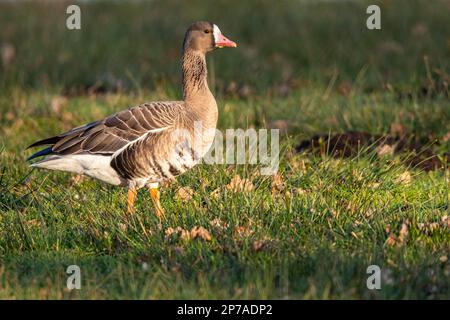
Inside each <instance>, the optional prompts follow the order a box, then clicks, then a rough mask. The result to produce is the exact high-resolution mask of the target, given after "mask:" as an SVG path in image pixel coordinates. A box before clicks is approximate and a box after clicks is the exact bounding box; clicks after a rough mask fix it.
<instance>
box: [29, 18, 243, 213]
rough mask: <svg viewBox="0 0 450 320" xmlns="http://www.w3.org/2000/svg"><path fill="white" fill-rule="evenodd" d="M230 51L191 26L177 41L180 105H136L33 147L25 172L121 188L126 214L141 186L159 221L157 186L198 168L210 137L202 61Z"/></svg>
mask: <svg viewBox="0 0 450 320" xmlns="http://www.w3.org/2000/svg"><path fill="white" fill-rule="evenodd" d="M236 46H237V45H236V43H235V42H233V41H231V40H229V39H228V38H226V37H225V36H224V35H223V34H222V32H221V31H220V29H219V28H218V27H217V25H215V24H212V23H210V22H206V21H197V22H195V23H193V24H192V25H191V26H190V27H189V28H188V30H187V32H186V34H185V37H184V41H183V51H182V52H183V53H182V63H181V65H182V87H183V100H182V101H157V102H148V103H143V104H140V105H138V106H134V107H131V108H128V109H127V110H124V111H120V112H118V113H115V114H113V115H111V116H109V117H106V118H104V119H102V120H98V121H94V122H91V123H88V124H85V125H83V126H80V127H76V128H74V129H72V130H69V131H67V132H64V133H61V134H59V135H57V136H53V137H50V138H46V139H43V140H40V141H37V142H35V143H33V144H31V145H30V146H29V147H28V148H32V147H37V146H46V147H45V148H44V149H42V150H40V151H38V152H36V153H34V154H33V155H31V156H30V157H29V158H28V159H27V160H28V161H30V160H33V159H35V158H40V160H39V161H37V162H32V163H31V164H30V165H31V167H37V168H43V169H49V170H60V171H66V172H71V173H76V174H79V175H86V176H89V177H92V178H95V179H98V180H101V181H103V182H106V183H109V184H112V185H117V186H123V187H127V188H128V197H127V211H128V213H133V209H134V203H135V200H136V196H137V190H138V189H140V188H144V187H145V188H148V190H149V193H150V196H151V199H152V202H153V204H154V207H155V211H156V216H157V217H158V218H159V219H160V220H161V219H162V218H164V209H163V208H162V206H161V203H160V192H159V186H160V184H161V183H163V182H165V181H168V180H174V179H175V178H176V177H177V176H179V175H180V174H182V173H184V172H186V171H187V170H189V169H191V168H192V167H194V166H195V165H196V164H198V163H199V161H200V159H201V158H202V157H203V156H204V155H205V154H206V152H207V151H208V149H209V148H210V147H211V145H212V142H213V140H214V134H211V132H214V130H215V128H216V124H217V117H218V109H217V103H216V100H215V98H214V96H213V94H212V93H211V91H210V90H209V87H208V82H207V68H206V59H205V55H206V53H209V52H212V51H214V50H215V49H217V48H224V47H236ZM196 123H200V124H201V128H202V129H203V130H202V131H201V132H202V134H201V139H200V142H199V143H195V142H194V141H193V140H194V126H195V124H196ZM209 129H213V130H209ZM180 132H181V133H182V134H180ZM28 148H27V149H28ZM42 157H43V158H42Z"/></svg>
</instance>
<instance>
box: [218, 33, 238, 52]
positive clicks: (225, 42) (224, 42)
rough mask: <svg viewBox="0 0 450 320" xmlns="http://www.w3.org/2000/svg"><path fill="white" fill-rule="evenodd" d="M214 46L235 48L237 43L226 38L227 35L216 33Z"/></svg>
mask: <svg viewBox="0 0 450 320" xmlns="http://www.w3.org/2000/svg"><path fill="white" fill-rule="evenodd" d="M215 46H216V48H224V47H229V48H236V47H237V44H236V42H234V41H231V40H230V39H228V38H227V37H225V36H224V35H223V34H221V33H220V34H218V35H217V40H216V45H215Z"/></svg>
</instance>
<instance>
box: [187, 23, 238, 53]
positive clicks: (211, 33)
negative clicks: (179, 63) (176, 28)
mask: <svg viewBox="0 0 450 320" xmlns="http://www.w3.org/2000/svg"><path fill="white" fill-rule="evenodd" d="M224 47H230V48H235V47H237V45H236V43H235V42H233V41H231V40H230V39H228V38H227V37H225V36H224V35H223V34H222V32H221V31H220V29H219V27H218V26H216V25H215V24H213V23H210V22H207V21H197V22H195V23H193V24H192V25H191V26H190V27H189V29H188V30H187V32H186V35H185V37H184V44H183V49H184V50H194V51H200V52H202V53H207V52H210V51H213V50H215V49H218V48H224Z"/></svg>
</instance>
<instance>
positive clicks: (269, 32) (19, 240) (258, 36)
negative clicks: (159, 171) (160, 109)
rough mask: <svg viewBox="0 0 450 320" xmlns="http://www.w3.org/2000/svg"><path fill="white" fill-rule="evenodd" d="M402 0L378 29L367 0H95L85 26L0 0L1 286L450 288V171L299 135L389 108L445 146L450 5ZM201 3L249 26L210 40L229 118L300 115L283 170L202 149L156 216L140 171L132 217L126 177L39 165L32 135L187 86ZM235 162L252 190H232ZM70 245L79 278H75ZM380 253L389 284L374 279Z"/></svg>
mask: <svg viewBox="0 0 450 320" xmlns="http://www.w3.org/2000/svg"><path fill="white" fill-rule="evenodd" d="M407 3H408V5H406V2H405V1H386V2H380V3H379V4H380V6H381V7H382V19H383V20H382V21H383V25H382V28H383V29H382V31H381V32H369V31H367V29H365V28H364V27H363V26H364V21H365V14H364V12H365V2H344V3H330V2H323V3H322V2H320V3H318V4H312V3H309V2H294V1H284V2H282V5H281V6H280V7H276V8H274V7H273V6H272V5H271V2H268V1H262V2H261V4H260V5H259V6H258V8H257V9H255V8H254V7H253V6H252V5H254V3H251V2H249V3H247V2H246V3H245V4H244V3H239V4H237V5H230V4H229V2H225V1H218V2H217V5H216V7H215V8H213V9H207V8H206V7H205V6H204V5H202V2H200V1H194V2H193V5H191V6H189V7H186V8H183V10H179V8H178V7H177V6H178V4H176V3H175V2H170V1H169V2H164V3H162V2H143V3H142V2H133V3H128V4H121V3H118V2H98V3H97V2H96V3H83V4H82V12H83V19H84V20H83V21H84V22H83V23H85V24H83V29H82V30H83V31H82V32H78V33H77V32H68V31H66V30H65V29H64V24H63V23H62V22H61V21H64V10H63V9H64V8H65V7H64V6H63V5H58V4H55V3H52V4H49V3H38V4H36V3H24V4H20V5H12V4H7V3H2V4H0V21H2V23H5V26H6V27H2V28H0V35H1V38H0V46H1V45H2V44H5V43H8V44H10V45H12V46H13V47H14V48H15V57H14V59H13V60H12V61H11V62H8V63H7V64H6V63H4V64H3V65H2V68H3V69H2V70H1V71H0V72H2V73H1V75H2V76H0V84H1V91H0V110H1V111H2V112H1V114H0V116H1V117H0V123H1V129H0V132H1V138H0V139H1V140H0V143H1V145H0V150H1V154H0V159H1V162H0V172H1V176H0V211H1V214H0V298H5V299H14V298H39V299H61V298H64V299H79V298H87V299H93V298H100V299H124V298H129V299H148V298H152V299H159V298H167V299H172V298H187V299H194V298H206V299H222V298H240V299H241V298H275V299H285V298H290V299H296V298H301V299H330V298H332V299H346V298H348V299H360V298H362V299H412V298H419V299H446V298H447V299H448V298H449V297H450V276H449V273H450V262H449V258H450V257H449V249H450V232H449V229H450V226H449V223H450V220H449V218H448V216H449V209H448V208H449V196H450V193H449V172H448V170H446V171H443V170H441V171H432V172H425V171H421V170H419V169H418V168H414V167H410V166H408V165H406V164H405V162H404V161H403V160H402V159H403V157H404V156H405V155H386V156H383V157H380V156H378V155H377V154H376V152H371V151H367V150H365V149H364V148H362V150H361V152H359V153H358V154H357V155H355V156H354V157H352V158H347V159H334V158H332V157H330V156H327V155H322V156H317V155H313V154H309V153H302V154H295V153H294V152H293V150H294V147H295V145H296V144H298V142H299V141H300V140H301V139H304V138H307V137H310V136H312V135H314V134H318V133H321V134H327V133H335V132H346V131H349V130H356V131H366V132H370V133H374V134H380V133H389V132H390V130H391V126H392V125H393V124H401V125H402V127H403V128H404V129H403V130H404V131H405V132H407V133H408V134H415V135H418V136H419V137H421V138H423V139H427V140H428V141H430V143H432V142H433V141H435V140H437V141H439V142H440V144H439V146H436V147H434V148H435V149H436V152H438V153H440V154H443V153H444V152H446V151H447V150H448V147H449V145H448V144H449V142H448V141H446V140H448V139H446V138H445V136H446V134H447V133H448V132H449V131H450V125H449V123H450V122H449V121H448V120H449V119H450V109H449V108H448V104H449V100H448V90H447V91H446V88H445V77H446V75H448V74H449V66H448V56H449V53H450V52H449V51H450V46H449V45H448V41H449V39H447V38H445V37H446V36H447V37H448V32H445V31H448V23H447V17H448V13H449V10H450V5H449V2H448V1H436V5H435V6H429V5H428V3H427V2H426V1H413V2H410V1H408V2H407ZM61 8H62V9H61ZM3 9H6V10H3ZM35 12H39V14H34V13H35ZM250 12H252V14H251V15H250ZM144 13H145V14H144ZM50 16H51V17H53V18H52V19H49V18H48V17H50ZM44 17H47V19H44ZM200 17H211V18H210V19H211V20H213V21H217V24H218V25H219V26H221V29H222V31H223V32H224V33H225V34H226V35H228V34H229V36H230V38H231V39H233V40H234V39H236V41H237V42H238V43H239V44H240V47H239V48H238V49H236V50H234V51H233V50H227V51H225V50H223V51H221V52H217V53H214V54H213V55H212V56H211V57H210V59H209V67H210V68H209V70H210V83H213V88H214V90H215V92H216V96H217V97H218V104H219V109H220V110H219V112H220V119H219V127H220V128H221V129H226V128H248V127H265V126H269V125H271V124H272V123H273V122H274V121H276V120H282V121H283V122H286V123H287V125H288V128H289V131H288V133H289V134H288V135H285V136H283V139H282V145H283V148H282V154H281V156H280V160H281V164H280V171H279V175H277V176H276V177H271V176H261V175H259V168H258V166H225V165H217V166H210V165H203V166H198V167H196V168H195V169H194V170H192V171H191V172H189V173H187V174H185V175H183V176H182V177H180V178H179V179H178V181H177V183H174V184H171V185H168V186H167V187H166V188H164V189H163V194H162V203H163V206H164V207H165V209H166V211H167V219H166V220H165V221H163V222H162V223H159V221H158V219H157V218H156V217H155V215H154V213H153V208H152V205H151V201H150V199H149V196H148V195H147V193H146V192H145V191H144V190H142V191H141V192H140V193H139V198H138V204H137V211H136V213H135V214H134V215H133V216H131V217H129V216H127V215H126V210H125V209H126V208H125V198H126V190H124V189H121V188H116V187H111V186H107V185H104V184H101V183H99V182H96V181H94V180H91V179H88V178H85V179H80V178H79V177H74V176H72V175H69V174H65V173H59V172H47V171H38V170H33V171H32V170H30V168H29V167H28V165H27V163H26V162H25V158H26V156H27V155H28V154H29V153H30V152H29V151H24V148H25V147H26V146H27V145H28V144H30V143H31V142H33V141H35V140H36V139H39V138H43V137H46V136H49V135H52V134H55V133H58V132H61V131H63V130H67V129H70V128H72V127H74V126H77V125H80V124H82V123H86V122H88V121H91V120H96V119H99V118H101V117H104V116H106V115H109V114H111V113H113V112H115V111H118V110H121V109H123V108H125V107H127V106H131V105H134V104H136V103H139V102H142V101H152V100H160V99H161V100H165V99H173V98H174V97H179V95H180V94H179V92H178V91H179V90H178V83H179V79H178V78H177V77H178V73H179V71H178V64H177V60H178V59H179V57H178V53H179V45H180V41H181V38H182V33H183V32H184V29H185V26H186V25H187V24H188V23H189V22H190V21H192V20H195V19H198V18H200ZM280 17H283V19H280ZM20 21H27V22H26V23H20ZM174 21H177V22H176V23H173V22H174ZM267 25H270V26H271V28H270V29H268V28H267V27H266V26H267ZM418 25H419V27H417V26H418ZM445 28H447V30H445ZM414 30H415V31H414ZM435 30H442V32H435ZM50 31H51V32H50ZM349 31H351V33H349ZM129 35H132V37H131V36H129ZM292 39H300V40H301V41H292ZM130 48H132V49H130ZM349 48H351V49H349ZM374 48H376V50H375V51H374ZM377 50H378V51H377ZM167 52H168V53H169V54H167ZM424 55H426V56H427V58H426V59H424ZM61 57H62V58H61ZM60 59H62V60H60ZM55 61H56V62H55ZM286 70H287V71H286ZM92 86H95V87H96V88H97V89H95V90H98V88H102V90H103V91H105V92H104V93H102V94H96V93H92V92H91V93H89V92H86V91H89V90H93V89H92ZM86 87H89V88H88V89H89V90H85V89H86ZM95 90H94V91H95ZM97 93H98V92H97ZM236 175H239V177H240V178H242V179H247V180H245V181H246V182H247V183H248V184H247V185H248V186H250V187H248V188H247V190H239V189H238V190H235V189H233V183H232V181H233V179H236V178H235V177H236ZM250 183H251V184H250ZM189 188H190V189H191V190H192V199H191V200H189V201H186V199H184V198H185V197H184V196H182V195H181V196H180V189H183V190H184V191H187V192H188V193H191V191H190V189H189ZM446 217H447V218H446ZM196 227H203V228H204V229H205V230H206V231H207V232H206V231H204V233H203V234H201V235H200V236H197V237H193V234H192V232H191V230H193V229H195V228H196ZM177 228H178V229H177ZM197 230H198V229H197ZM200 230H202V229H200ZM208 235H209V236H210V237H208ZM72 264H77V265H79V266H80V268H81V272H82V289H81V290H73V291H69V290H68V289H67V288H66V279H67V274H66V273H65V270H66V268H67V266H69V265H72ZM373 264H376V265H379V266H380V267H381V269H382V289H381V290H374V291H372V290H368V289H367V287H366V280H367V277H368V276H369V275H368V274H366V268H367V267H368V266H369V265H373Z"/></svg>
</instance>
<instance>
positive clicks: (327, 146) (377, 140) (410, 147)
mask: <svg viewBox="0 0 450 320" xmlns="http://www.w3.org/2000/svg"><path fill="white" fill-rule="evenodd" d="M432 145H436V142H435V141H423V140H422V139H419V138H417V137H415V136H413V135H411V136H394V135H373V134H370V133H367V132H356V131H349V132H345V133H338V134H334V135H315V136H313V137H312V138H310V139H307V140H303V141H301V142H300V144H298V145H297V146H296V147H295V150H296V152H310V153H312V154H315V155H325V154H326V155H330V156H332V157H335V158H352V157H355V156H357V155H358V154H359V153H360V152H361V151H363V152H364V153H367V152H369V153H370V152H376V153H377V154H378V155H379V156H383V154H386V153H389V152H391V153H392V154H400V155H401V156H402V158H403V160H404V161H405V163H406V164H407V165H410V166H411V167H413V168H420V169H423V170H425V171H431V170H438V169H444V168H445V161H446V162H447V163H450V154H444V155H443V156H442V157H439V156H438V155H437V154H436V153H435V152H434V151H433V149H432ZM445 159H446V160H445Z"/></svg>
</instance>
